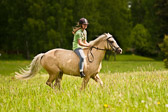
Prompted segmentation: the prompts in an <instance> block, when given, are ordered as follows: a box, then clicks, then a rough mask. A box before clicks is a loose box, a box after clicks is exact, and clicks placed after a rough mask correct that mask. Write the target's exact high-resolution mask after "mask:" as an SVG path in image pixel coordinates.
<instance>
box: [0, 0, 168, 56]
mask: <svg viewBox="0 0 168 112" xmlns="http://www.w3.org/2000/svg"><path fill="white" fill-rule="evenodd" d="M167 3H168V0H150V1H149V0H104V1H103V0H80V1H79V0H43V1H41V0H15V1H13V0H1V1H0V53H1V54H9V55H11V54H16V55H22V56H23V57H25V58H30V57H33V56H34V55H36V54H38V53H40V52H46V51H48V50H50V49H54V48H65V49H72V41H73V34H72V27H73V26H75V25H76V23H77V22H78V20H79V19H80V18H81V17H85V18H87V19H88V21H89V23H90V24H89V26H88V29H87V31H88V41H90V40H93V39H95V38H96V37H97V36H99V35H101V34H103V33H105V32H109V33H111V34H112V35H113V36H114V37H115V39H116V40H117V42H118V43H119V45H120V46H121V48H122V49H123V51H124V53H135V54H140V55H146V56H158V55H159V54H160V49H159V47H158V44H159V43H160V42H162V41H163V35H164V34H167V33H168V32H167V31H168V24H167V23H168V21H167V20H168V11H167V9H168V7H167V6H168V5H167Z"/></svg>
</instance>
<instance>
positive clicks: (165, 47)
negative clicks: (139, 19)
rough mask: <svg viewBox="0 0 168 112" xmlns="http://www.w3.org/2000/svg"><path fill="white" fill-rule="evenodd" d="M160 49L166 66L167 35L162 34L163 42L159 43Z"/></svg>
mask: <svg viewBox="0 0 168 112" xmlns="http://www.w3.org/2000/svg"><path fill="white" fill-rule="evenodd" d="M159 47H160V49H161V50H162V52H163V53H164V57H165V59H164V63H165V67H166V68H168V35H165V36H164V40H163V43H161V44H159Z"/></svg>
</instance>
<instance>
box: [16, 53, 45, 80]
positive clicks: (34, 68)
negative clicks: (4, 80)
mask: <svg viewBox="0 0 168 112" xmlns="http://www.w3.org/2000/svg"><path fill="white" fill-rule="evenodd" d="M43 56H44V53H41V54H38V55H37V56H35V57H34V59H33V61H32V62H31V64H30V66H29V67H28V68H27V69H21V70H20V71H19V72H15V73H16V75H15V77H16V79H22V80H23V79H29V78H32V77H33V76H35V75H36V74H37V72H38V71H39V70H40V69H41V68H42V66H41V59H42V57H43Z"/></svg>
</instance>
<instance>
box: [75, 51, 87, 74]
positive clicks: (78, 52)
mask: <svg viewBox="0 0 168 112" xmlns="http://www.w3.org/2000/svg"><path fill="white" fill-rule="evenodd" d="M75 53H76V54H77V55H78V57H79V58H80V62H79V69H80V75H81V77H85V74H84V73H83V69H84V59H85V54H84V52H83V50H82V49H81V48H78V49H75Z"/></svg>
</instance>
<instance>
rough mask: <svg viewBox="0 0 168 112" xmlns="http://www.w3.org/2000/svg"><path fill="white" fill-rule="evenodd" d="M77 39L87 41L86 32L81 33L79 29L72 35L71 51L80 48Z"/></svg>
mask: <svg viewBox="0 0 168 112" xmlns="http://www.w3.org/2000/svg"><path fill="white" fill-rule="evenodd" d="M78 39H80V40H82V41H84V40H87V32H86V30H84V31H82V30H81V29H79V30H78V31H77V32H76V33H75V34H74V39H73V48H72V49H73V50H75V49H77V48H82V46H80V45H79V44H78Z"/></svg>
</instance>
